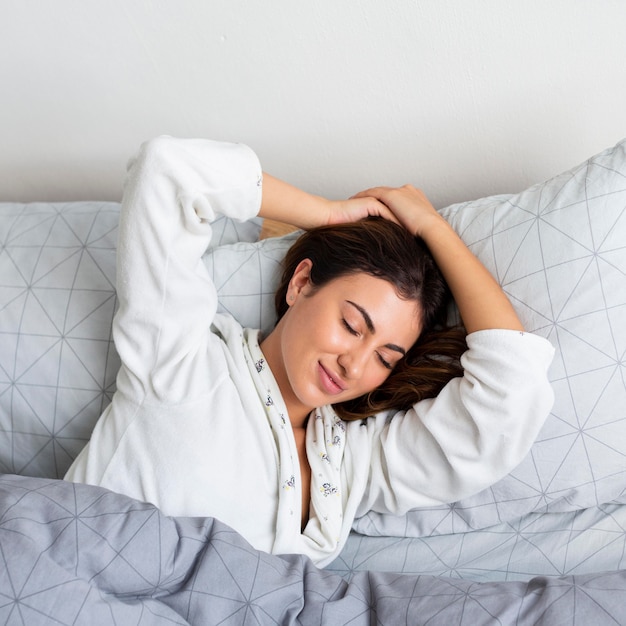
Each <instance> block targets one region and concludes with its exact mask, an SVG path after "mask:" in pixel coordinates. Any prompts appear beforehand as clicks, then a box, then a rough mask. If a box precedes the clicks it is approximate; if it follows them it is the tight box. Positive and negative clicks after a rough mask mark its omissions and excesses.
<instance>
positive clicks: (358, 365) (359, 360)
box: [337, 349, 367, 380]
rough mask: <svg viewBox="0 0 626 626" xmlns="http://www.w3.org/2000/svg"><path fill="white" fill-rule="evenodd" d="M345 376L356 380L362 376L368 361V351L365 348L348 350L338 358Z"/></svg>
mask: <svg viewBox="0 0 626 626" xmlns="http://www.w3.org/2000/svg"><path fill="white" fill-rule="evenodd" d="M337 362H338V363H339V366H340V367H341V369H342V370H343V373H344V376H345V377H346V378H349V379H353V380H356V379H358V378H360V377H361V375H362V373H363V369H364V368H365V364H366V362H367V353H366V351H365V350H364V349H361V350H358V349H353V350H350V351H346V352H344V353H343V354H341V355H340V356H339V358H338V359H337Z"/></svg>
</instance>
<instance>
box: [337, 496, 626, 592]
mask: <svg viewBox="0 0 626 626" xmlns="http://www.w3.org/2000/svg"><path fill="white" fill-rule="evenodd" d="M450 514H451V515H452V514H453V512H452V507H451V513H450ZM624 568H626V505H623V504H617V503H615V504H606V505H602V506H598V507H591V508H588V509H583V510H580V511H574V512H568V513H530V514H528V515H525V516H523V517H521V518H519V519H517V520H513V521H508V522H505V523H502V524H498V525H496V526H493V527H491V528H485V529H479V530H474V531H470V532H463V533H455V534H450V535H443V534H442V535H433V536H429V537H384V536H368V535H361V534H359V533H352V534H351V535H350V537H349V539H348V542H347V544H346V546H345V547H344V549H343V551H342V553H341V555H340V556H339V558H337V559H336V560H335V561H334V562H333V563H331V564H330V565H329V566H328V567H327V569H328V570H329V571H332V572H335V573H337V574H340V575H341V576H343V577H344V578H346V579H348V580H350V578H351V577H352V576H354V574H355V573H357V572H363V571H368V570H375V571H387V572H402V573H407V574H428V575H435V576H444V577H448V578H454V579H464V580H474V581H481V582H484V581H513V580H515V581H528V580H529V579H531V578H532V577H533V576H539V575H541V576H570V575H579V574H590V573H593V572H600V571H607V570H619V569H624Z"/></svg>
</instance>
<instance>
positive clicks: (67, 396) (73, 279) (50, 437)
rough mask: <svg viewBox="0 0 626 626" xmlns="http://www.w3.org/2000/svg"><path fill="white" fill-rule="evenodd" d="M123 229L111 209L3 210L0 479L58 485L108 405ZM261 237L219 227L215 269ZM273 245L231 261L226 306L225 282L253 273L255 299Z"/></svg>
mask: <svg viewBox="0 0 626 626" xmlns="http://www.w3.org/2000/svg"><path fill="white" fill-rule="evenodd" d="M118 219H119V204H117V203H111V202H109V203H106V202H105V203H103V202H73V203H67V204H62V203H54V204H49V203H30V204H17V203H3V204H0V472H3V473H16V474H25V475H30V476H44V477H50V478H59V477H62V476H63V475H64V474H65V472H66V471H67V469H68V467H69V466H70V464H71V462H72V461H73V460H74V458H75V457H76V455H77V454H78V452H79V451H80V450H81V449H82V448H83V446H84V445H85V443H86V442H87V441H88V439H89V437H90V434H91V430H92V429H93V427H94V425H95V423H96V420H97V419H98V417H99V416H100V414H101V413H102V411H103V410H104V408H105V407H106V406H107V405H108V404H109V403H110V401H111V398H112V396H113V392H114V391H115V377H116V374H117V371H118V369H119V365H120V361H119V357H118V355H117V352H116V351H115V347H114V345H113V341H112V339H111V323H112V320H113V314H114V311H115V305H116V299H115V289H114V285H115V248H116V243H117V224H118ZM260 229H261V220H259V219H254V220H251V221H250V222H246V223H245V224H242V223H240V222H236V221H233V220H230V219H227V218H225V217H221V218H218V219H217V220H216V221H215V222H214V224H213V237H212V241H211V249H213V248H215V247H216V246H223V247H222V248H220V250H222V249H223V253H222V255H221V256H220V257H219V261H218V263H224V262H226V259H227V254H228V253H227V251H228V250H230V248H229V245H232V243H233V242H237V241H248V242H252V241H255V240H256V239H257V238H258V236H259V232H260ZM224 244H229V245H225V246H224ZM238 245H240V246H243V245H244V244H238ZM249 245H253V244H249ZM273 245H274V244H272V243H271V240H268V244H267V245H266V246H259V250H258V252H257V253H256V256H255V255H254V254H251V253H248V252H246V251H245V250H244V249H243V248H239V249H237V252H236V253H235V254H234V256H233V255H231V256H232V263H233V266H232V268H226V267H223V268H221V274H220V272H218V273H217V275H216V280H218V281H219V283H220V287H221V289H223V290H225V294H226V295H227V296H228V297H225V303H228V302H229V300H228V298H231V299H232V294H233V290H232V289H231V288H230V284H229V280H228V273H232V274H233V276H235V277H236V280H240V279H241V278H242V276H243V273H242V272H243V270H244V268H246V267H247V266H248V265H251V264H252V265H254V266H255V267H256V272H255V271H248V273H247V276H248V277H247V278H246V280H247V281H248V283H247V284H242V286H241V288H242V289H244V290H246V289H248V290H250V293H258V285H259V284H262V283H263V281H261V283H259V269H258V265H259V263H260V261H261V260H267V258H266V257H267V254H269V253H266V252H264V251H263V250H266V249H270V248H272V246H273ZM253 247H254V246H253ZM264 255H265V256H264ZM240 256H241V257H242V260H238V259H239V257H240ZM244 256H245V258H243V257H244ZM229 262H230V261H229ZM235 268H236V269H235ZM268 269H271V270H272V271H273V269H274V268H273V267H271V268H268ZM255 290H256V291H255ZM253 299H256V298H253ZM231 309H232V310H233V312H234V313H236V314H237V315H241V317H244V315H243V313H245V314H246V315H245V317H246V319H248V321H249V322H250V323H251V324H252V325H258V323H259V320H260V319H261V317H262V318H263V319H267V318H268V317H269V314H266V313H262V312H261V309H260V308H259V307H258V306H256V307H252V308H250V310H248V309H249V301H247V300H241V301H240V302H239V306H237V303H233V304H232V306H231ZM252 313H256V315H257V316H258V319H255V316H254V315H253V314H252Z"/></svg>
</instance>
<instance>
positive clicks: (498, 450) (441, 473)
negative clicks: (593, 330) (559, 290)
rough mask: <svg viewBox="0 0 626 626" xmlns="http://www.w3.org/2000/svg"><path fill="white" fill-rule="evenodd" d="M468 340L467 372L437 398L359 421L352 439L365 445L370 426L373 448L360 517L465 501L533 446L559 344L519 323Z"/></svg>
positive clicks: (547, 404) (546, 407) (548, 406)
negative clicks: (522, 330) (363, 425)
mask: <svg viewBox="0 0 626 626" xmlns="http://www.w3.org/2000/svg"><path fill="white" fill-rule="evenodd" d="M467 343H468V350H467V352H466V353H465V354H464V355H463V357H462V365H463V367H464V375H463V377H460V378H455V379H453V380H452V381H450V382H449V383H448V384H447V385H446V386H445V387H444V389H443V390H442V391H441V393H440V394H439V395H438V396H437V397H436V398H432V399H428V400H423V401H421V402H419V403H417V404H416V405H415V406H414V407H413V408H412V409H410V410H408V411H406V412H399V413H395V414H391V413H387V414H381V415H379V416H377V417H375V418H371V420H370V422H369V424H368V426H367V427H366V428H361V429H360V430H358V431H357V430H356V425H355V426H353V427H352V428H353V429H354V431H355V433H356V434H357V437H355V438H354V439H353V441H352V444H351V445H358V444H359V441H358V440H359V439H361V445H363V444H364V442H363V441H362V438H363V437H364V436H365V433H366V432H367V435H366V436H367V437H368V438H369V449H370V453H371V458H370V459H369V468H368V470H367V483H366V485H364V486H365V497H364V498H363V500H362V501H361V503H360V505H359V507H358V510H357V516H359V515H363V514H364V513H366V512H367V511H369V510H374V511H378V512H381V513H392V514H398V515H400V514H403V513H405V512H406V511H407V510H409V509H412V508H416V507H420V506H432V505H435V504H441V503H444V502H454V501H457V500H460V499H461V498H464V497H467V496H470V495H472V494H474V493H477V492H479V491H481V490H482V489H485V488H486V487H488V486H490V485H492V484H493V483H495V482H496V481H498V480H499V479H500V478H502V477H504V476H505V475H506V474H508V473H509V472H510V471H511V470H512V469H513V468H514V467H515V466H517V465H518V464H519V463H520V462H521V461H522V459H523V458H524V456H525V455H526V454H527V453H528V451H529V450H530V447H531V446H532V444H533V442H534V441H535V439H536V437H537V435H538V433H539V430H540V429H541V427H542V425H543V424H544V421H545V419H546V417H547V416H548V414H549V412H550V410H551V407H552V403H553V392H552V388H551V385H550V383H549V381H548V377H547V370H548V367H549V365H550V363H551V361H552V358H553V354H554V349H553V347H552V345H551V344H550V343H549V342H548V341H546V340H545V339H543V338H541V337H539V336H536V335H533V334H529V333H520V332H518V331H512V330H484V331H479V332H476V333H472V334H470V335H469V336H468V338H467ZM356 454H358V450H352V451H351V454H350V456H353V455H356Z"/></svg>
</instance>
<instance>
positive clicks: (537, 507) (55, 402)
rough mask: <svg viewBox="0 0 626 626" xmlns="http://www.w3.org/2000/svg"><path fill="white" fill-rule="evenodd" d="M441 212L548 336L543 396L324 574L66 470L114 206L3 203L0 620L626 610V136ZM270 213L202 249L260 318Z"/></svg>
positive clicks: (471, 618)
mask: <svg viewBox="0 0 626 626" xmlns="http://www.w3.org/2000/svg"><path fill="white" fill-rule="evenodd" d="M441 213H442V214H443V215H444V216H445V217H446V218H447V219H448V220H449V221H450V223H451V224H452V225H453V226H454V228H455V229H456V230H457V232H459V234H460V235H461V236H462V237H463V239H464V240H465V241H466V243H467V244H468V245H469V246H470V248H471V249H472V250H473V251H474V252H475V253H476V254H477V255H478V256H479V258H480V259H481V260H482V261H483V262H484V263H485V264H486V266H487V267H488V268H489V269H490V270H491V271H492V273H493V274H494V276H495V277H496V278H497V279H498V281H499V282H500V284H501V285H502V286H503V288H504V290H505V291H506V292H507V294H508V295H509V297H510V298H511V300H512V302H513V303H514V305H515V307H516V309H517V311H518V313H519V315H520V317H521V318H522V320H523V322H524V323H525V325H526V327H527V328H528V329H529V330H531V331H533V332H536V333H538V334H540V335H542V336H545V337H547V338H548V339H550V340H551V342H552V343H553V344H554V346H555V348H556V357H555V359H554V362H553V364H552V367H551V370H550V379H551V382H552V385H553V388H554V391H555V404H554V408H553V410H552V413H551V414H550V416H549V418H548V420H547V422H546V424H545V426H544V428H543V430H542V431H541V433H540V435H539V437H538V439H537V441H536V443H535V444H534V446H533V448H532V450H531V451H530V453H529V455H528V456H527V457H526V458H525V459H524V460H523V461H522V463H521V464H520V465H519V466H518V467H517V468H516V469H515V470H514V471H513V472H512V473H511V474H510V475H508V476H507V477H505V478H504V479H502V480H501V481H499V482H497V483H496V484H495V485H493V486H492V487H491V488H489V489H487V490H485V491H483V492H482V493H479V494H477V495H475V496H473V497H470V498H467V499H465V500H463V501H460V502H456V503H453V504H450V505H444V506H439V507H433V508H429V509H418V510H414V511H410V512H409V513H408V514H407V515H406V516H404V517H389V516H385V515H380V514H368V515H366V516H365V517H363V518H360V519H357V520H356V521H355V523H354V528H353V532H352V533H351V536H350V538H349V540H348V543H347V545H346V546H345V548H344V550H343V552H342V553H341V555H340V556H339V557H338V558H337V559H336V561H335V562H333V563H332V564H331V565H330V566H328V567H327V568H326V569H324V570H320V569H317V568H316V567H314V566H313V565H312V564H311V563H309V562H308V561H307V560H306V559H304V558H303V557H300V556H284V557H279V556H270V555H266V554H263V553H260V552H258V551H255V550H253V549H252V548H251V547H250V546H248V545H247V544H246V542H245V541H244V540H243V539H242V538H241V537H239V536H238V535H237V534H236V533H235V532H234V531H232V530H231V529H229V528H228V527H226V526H225V525H223V524H222V523H221V522H220V521H219V520H213V519H200V518H171V517H165V516H164V515H163V514H162V513H161V512H160V511H159V510H158V509H156V508H155V507H154V506H152V505H150V504H147V503H141V502H137V501H134V500H132V499H130V498H127V497H125V496H122V495H119V494H116V493H113V492H109V491H107V490H104V489H101V488H96V487H90V486H85V485H73V484H69V483H66V482H64V481H62V480H61V477H62V476H63V475H64V473H65V471H66V469H67V468H68V467H69V465H70V463H71V462H72V460H73V459H74V458H75V456H76V455H77V454H78V452H79V451H80V449H81V448H82V447H83V446H84V444H85V443H86V441H87V440H88V438H89V434H90V431H91V429H92V428H93V426H94V424H95V421H96V420H97V418H98V416H99V415H100V413H101V412H102V410H103V408H104V407H105V406H106V405H107V404H108V403H109V402H110V400H111V397H112V394H113V393H114V390H115V376H116V372H117V369H118V366H119V359H118V357H117V354H116V352H115V347H114V345H113V342H112V339H111V321H112V316H113V314H114V311H115V306H116V300H115V279H114V277H115V246H116V229H117V222H118V215H119V205H118V204H117V203H114V202H93V201H91V202H70V203H43V202H41V203H39V202H38V203H28V204H18V203H2V204H0V473H1V475H0V623H5V624H28V625H29V626H30V625H33V624H49V623H62V624H69V623H72V624H108V623H115V624H153V623H154V624H161V623H163V624H166V623H167V624H187V623H189V624H333V625H335V624H336V625H340V624H371V623H381V624H393V625H396V624H403V623H410V624H445V625H455V624H471V625H472V626H475V625H478V624H556V623H558V624H591V623H594V624H624V623H626V530H625V529H626V382H625V379H626V140H625V141H622V142H620V143H618V144H617V145H615V146H612V147H610V148H608V149H607V150H605V151H603V152H601V153H599V154H597V155H594V156H593V157H591V158H589V159H588V160H587V161H585V162H584V163H582V164H580V165H577V166H575V167H573V168H572V169H570V170H568V171H566V172H564V173H562V174H560V175H558V176H555V177H554V178H552V179H550V180H548V181H545V182H542V183H539V184H537V185H534V186H533V187H531V188H529V189H527V190H525V191H523V192H521V193H516V194H503V195H497V196H491V197H486V198H481V199H478V200H471V201H467V202H463V203H459V204H455V205H452V206H449V207H445V208H442V209H441ZM267 226H268V225H262V224H261V222H260V221H258V220H253V221H252V222H249V223H246V224H240V223H235V222H232V221H230V220H228V219H225V218H220V220H219V221H218V223H217V224H216V227H215V229H214V237H213V241H212V242H211V247H210V249H209V250H208V252H207V254H206V256H205V259H204V260H205V263H206V264H207V267H208V268H209V270H210V272H211V274H212V276H213V279H214V282H215V284H216V286H217V288H218V291H219V294H220V306H221V307H222V309H223V310H225V311H228V312H230V313H231V314H233V315H234V316H235V317H237V319H239V321H240V322H242V323H243V324H244V325H247V326H253V327H260V328H265V329H267V328H270V327H271V325H272V323H273V320H274V314H273V290H274V287H275V285H276V281H277V278H278V272H279V269H280V263H281V259H282V257H283V255H284V253H285V251H286V249H287V248H288V247H289V245H290V244H291V243H292V242H293V240H294V238H295V237H296V236H297V233H288V234H286V235H281V236H267V235H268V231H267ZM262 227H263V233H262V232H261V231H262ZM276 234H279V233H277V232H276V231H270V232H269V235H276Z"/></svg>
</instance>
